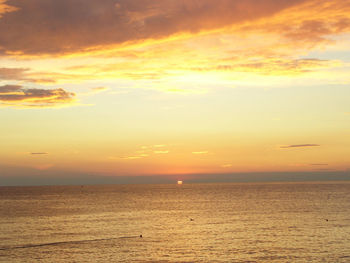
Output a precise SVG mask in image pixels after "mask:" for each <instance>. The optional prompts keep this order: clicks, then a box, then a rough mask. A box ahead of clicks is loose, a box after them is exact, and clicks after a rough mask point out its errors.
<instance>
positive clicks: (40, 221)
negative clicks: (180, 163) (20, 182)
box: [0, 182, 350, 262]
mask: <svg viewBox="0 0 350 263" xmlns="http://www.w3.org/2000/svg"><path fill="white" fill-rule="evenodd" d="M140 235H142V237H140ZM0 262H350V184H349V183H346V182H327V183H317V182H315V183H256V184H251V183H245V184H186V183H184V184H183V185H182V186H178V185H108V186H42V187H0Z"/></svg>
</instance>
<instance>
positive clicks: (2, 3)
mask: <svg viewBox="0 0 350 263" xmlns="http://www.w3.org/2000/svg"><path fill="white" fill-rule="evenodd" d="M16 10H18V9H17V8H16V7H14V6H10V5H7V4H6V0H0V18H1V17H2V15H3V14H6V13H9V12H14V11H16Z"/></svg>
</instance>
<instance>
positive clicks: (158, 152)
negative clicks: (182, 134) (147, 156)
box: [153, 151, 169, 154]
mask: <svg viewBox="0 0 350 263" xmlns="http://www.w3.org/2000/svg"><path fill="white" fill-rule="evenodd" d="M153 153H155V154H166V153H169V151H153Z"/></svg>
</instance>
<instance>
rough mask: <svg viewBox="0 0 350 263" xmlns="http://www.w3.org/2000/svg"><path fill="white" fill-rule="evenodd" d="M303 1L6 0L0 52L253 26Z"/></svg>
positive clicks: (63, 49)
mask: <svg viewBox="0 0 350 263" xmlns="http://www.w3.org/2000/svg"><path fill="white" fill-rule="evenodd" d="M304 1H305V0H293V1H286V0H283V1H281V0H264V1H260V0H245V1H232V0H217V1H212V0H201V1H197V0H162V1H151V0H101V1H95V0H76V1H74V2H72V1H71V0H60V1H56V0H30V1H20V0H9V1H7V2H6V5H5V6H6V9H5V7H3V8H2V9H3V10H11V11H12V12H8V11H3V12H6V13H4V14H3V17H2V18H1V20H0V47H2V53H7V54H14V53H24V54H58V53H72V52H78V51H89V50H93V49H96V48H99V47H101V46H109V45H116V44H118V45H120V44H123V43H129V42H130V41H134V42H135V41H144V40H147V39H162V38H167V37H169V36H171V35H174V34H178V33H189V34H194V33H198V32H201V31H203V30H213V29H217V28H220V27H225V26H229V25H234V24H239V23H243V22H246V21H254V20H257V19H259V18H263V17H268V16H271V15H273V14H275V13H276V12H279V11H281V10H283V9H285V8H288V7H291V6H294V5H296V4H299V3H301V2H304ZM2 6H4V4H2ZM28 43H30V45H29V44H28Z"/></svg>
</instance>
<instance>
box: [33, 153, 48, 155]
mask: <svg viewBox="0 0 350 263" xmlns="http://www.w3.org/2000/svg"><path fill="white" fill-rule="evenodd" d="M30 154H31V155H45V154H49V153H47V152H33V153H30Z"/></svg>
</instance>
